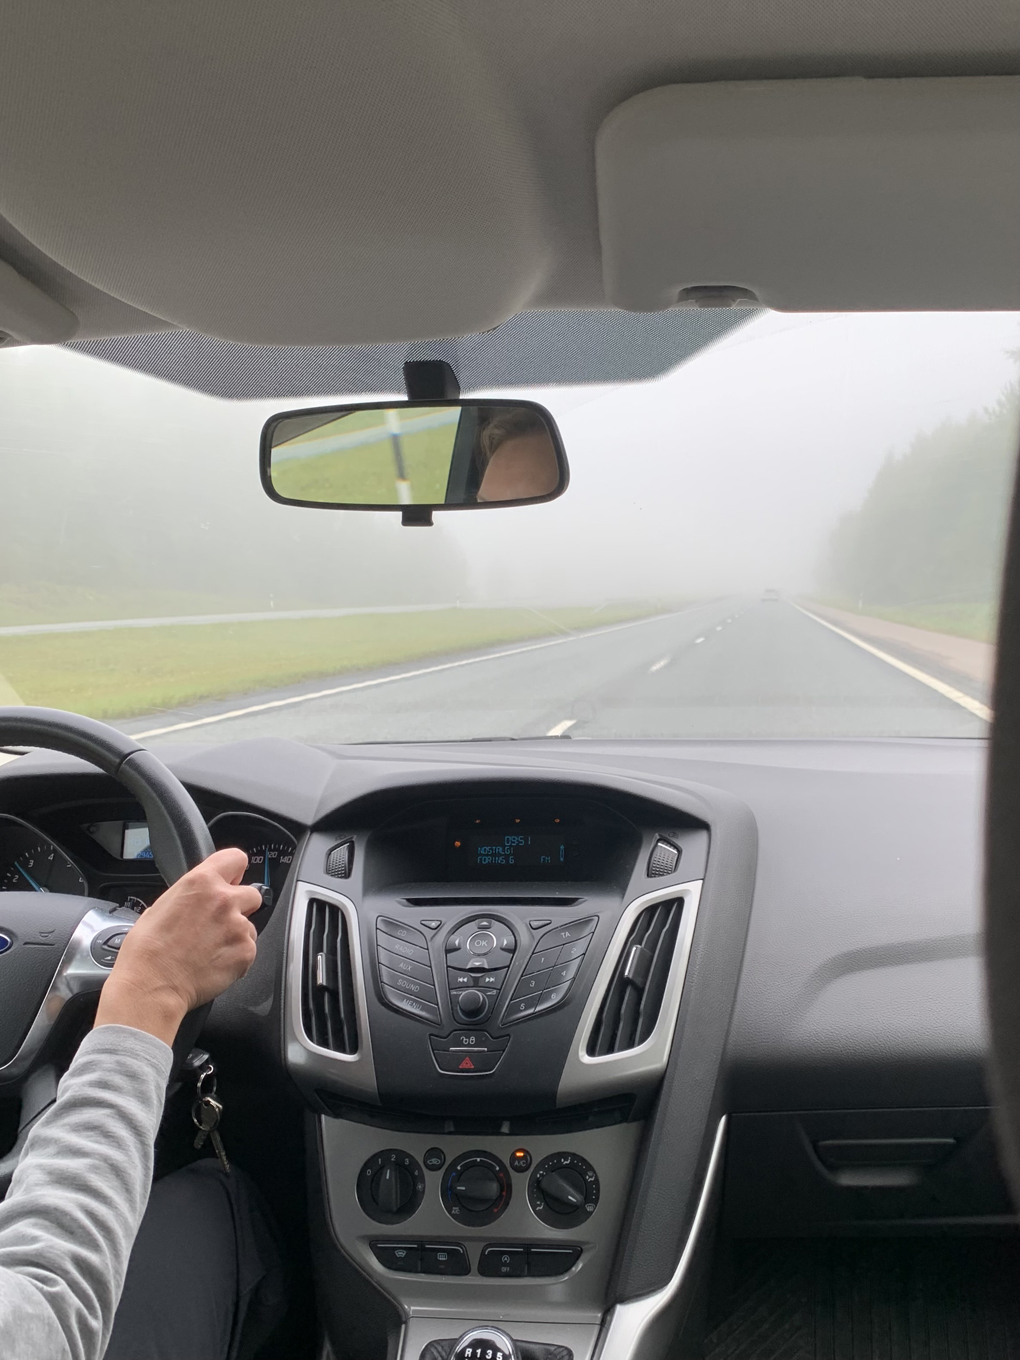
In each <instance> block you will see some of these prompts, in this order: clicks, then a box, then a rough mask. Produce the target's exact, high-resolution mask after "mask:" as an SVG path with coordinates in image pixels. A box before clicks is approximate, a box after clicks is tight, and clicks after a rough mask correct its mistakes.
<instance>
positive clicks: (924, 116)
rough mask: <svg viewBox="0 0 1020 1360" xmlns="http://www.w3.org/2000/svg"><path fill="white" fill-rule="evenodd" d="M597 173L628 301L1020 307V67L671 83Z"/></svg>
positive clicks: (617, 285)
mask: <svg viewBox="0 0 1020 1360" xmlns="http://www.w3.org/2000/svg"><path fill="white" fill-rule="evenodd" d="M596 173H597V181H598V204H599V229H600V233H601V238H602V259H603V272H604V277H605V285H606V296H607V300H608V301H609V302H610V303H611V304H613V305H615V306H617V307H625V308H628V309H630V310H633V311H644V312H654V311H661V310H662V309H664V308H666V307H672V306H675V305H676V304H677V303H678V302H680V303H682V302H684V301H686V300H692V301H694V300H699V301H700V302H701V303H702V305H705V303H708V304H710V305H711V304H712V303H713V302H714V303H715V304H716V305H726V304H727V303H729V302H732V301H734V300H736V301H740V300H742V293H743V294H744V295H745V298H746V300H747V301H750V302H753V301H755V300H758V301H760V302H761V303H763V304H764V305H765V306H767V307H771V308H775V309H776V310H779V311H794V312H812V311H826V312H828V311H833V312H835V311H890V310H905V311H907V310H909V311H930V310H938V311H951V310H975V311H977V310H986V309H991V310H1009V309H1012V308H1016V307H1020V78H1017V77H1013V76H990V77H952V78H940V79H918V80H865V79H832V80H773V81H762V82H754V83H750V82H720V83H717V84H703V85H670V86H664V87H662V88H661V89H656V90H650V91H648V92H647V93H645V94H640V95H637V96H636V97H635V98H633V99H630V100H628V101H627V102H626V103H625V104H621V105H620V106H619V107H618V108H617V109H615V110H614V111H613V112H612V113H611V114H610V115H609V117H608V118H607V119H606V120H605V122H604V123H603V124H602V127H601V128H600V130H599V133H598V138H597V143H596Z"/></svg>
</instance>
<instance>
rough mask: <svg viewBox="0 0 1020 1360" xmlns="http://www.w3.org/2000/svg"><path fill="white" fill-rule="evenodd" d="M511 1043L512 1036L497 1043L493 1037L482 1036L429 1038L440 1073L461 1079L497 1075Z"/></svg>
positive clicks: (458, 1035) (435, 1036)
mask: <svg viewBox="0 0 1020 1360" xmlns="http://www.w3.org/2000/svg"><path fill="white" fill-rule="evenodd" d="M509 1042H510V1036H509V1035H504V1036H503V1037H502V1038H500V1039H493V1038H492V1037H491V1035H488V1034H485V1033H478V1032H476V1033H473V1034H453V1035H450V1037H449V1038H442V1037H440V1036H439V1035H436V1034H431V1035H429V1043H430V1044H431V1046H432V1057H433V1059H434V1060H435V1064H436V1066H437V1067H438V1068H439V1070H440V1072H452V1073H453V1074H454V1075H455V1076H459V1077H473V1076H484V1075H485V1074H486V1073H488V1072H495V1070H496V1068H497V1067H498V1066H499V1060H500V1058H502V1056H503V1054H504V1053H505V1052H506V1046H507V1044H508V1043H509Z"/></svg>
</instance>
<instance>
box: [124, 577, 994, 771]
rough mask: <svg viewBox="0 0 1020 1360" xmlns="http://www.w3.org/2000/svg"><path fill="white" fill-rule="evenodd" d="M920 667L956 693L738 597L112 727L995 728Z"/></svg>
mask: <svg viewBox="0 0 1020 1360" xmlns="http://www.w3.org/2000/svg"><path fill="white" fill-rule="evenodd" d="M909 659H910V658H905V660H909ZM925 674H928V678H929V680H930V681H931V682H933V683H934V684H935V685H938V684H939V683H940V682H946V681H949V682H950V684H951V685H952V686H953V687H954V688H952V689H951V690H950V693H955V694H956V695H957V700H956V701H954V699H953V698H950V697H947V696H946V694H944V693H940V692H938V691H937V690H936V689H935V688H932V687H931V684H930V683H925V682H924V680H923V679H921V678H918V677H917V676H915V675H911V674H907V673H904V671H903V670H900V669H897V668H896V667H895V666H894V665H893V664H890V661H888V660H883V659H881V658H880V657H878V656H876V655H874V654H872V653H871V652H869V651H867V650H865V649H864V648H863V647H861V646H858V645H855V643H854V642H853V641H851V640H850V639H849V638H847V637H845V636H841V635H840V634H839V633H837V632H834V631H833V630H832V629H831V628H830V627H826V626H825V625H824V624H823V623H821V622H820V621H818V620H816V619H814V618H812V617H810V616H809V615H808V614H806V613H804V612H803V611H802V610H801V609H799V608H797V607H796V606H795V605H794V604H792V603H789V602H788V601H785V600H762V599H758V598H751V599H747V598H740V599H738V598H733V599H727V600H721V601H719V600H717V601H714V602H712V603H709V604H702V605H696V606H692V607H690V608H688V609H685V610H682V611H680V612H678V613H674V614H670V615H665V616H661V617H658V618H655V619H651V620H638V621H633V622H629V623H625V624H617V625H613V626H610V627H608V628H605V629H601V630H596V631H593V632H590V633H584V634H574V635H567V636H563V637H556V638H550V639H542V640H538V641H535V642H531V643H522V644H516V645H508V646H504V647H493V648H490V649H488V650H487V651H485V652H477V653H472V654H464V655H461V656H456V657H436V658H429V659H423V660H422V661H421V662H417V663H415V662H412V663H404V664H403V665H401V666H393V667H390V668H388V669H387V670H380V671H376V672H357V673H349V674H345V675H338V676H337V677H336V678H335V679H334V680H328V681H323V680H321V679H320V680H315V681H306V682H304V683H303V684H301V685H294V686H290V687H288V688H287V689H284V690H278V691H273V692H271V693H262V694H252V695H246V696H243V697H238V696H235V697H233V698H231V699H225V700H218V701H214V702H210V703H207V704H203V705H195V706H193V707H191V708H188V709H180V710H176V711H174V712H172V713H162V714H159V715H150V716H149V717H148V718H138V719H133V720H131V721H130V722H123V723H121V724H119V726H121V727H122V728H123V729H124V730H125V731H129V732H131V733H132V734H133V735H135V736H136V737H138V738H139V739H140V740H142V741H143V742H145V743H146V744H152V745H155V746H158V745H160V744H161V743H162V742H164V741H169V740H177V741H187V742H195V741H198V742H223V741H238V740H242V739H245V738H251V737H264V736H270V735H271V736H283V737H290V738H292V739H294V740H298V741H309V742H369V741H444V740H463V739H465V738H469V737H493V738H498V737H536V736H569V737H571V738H574V737H577V738H583V737H600V738H606V737H624V738H628V737H629V738H635V737H636V738H653V739H654V738H670V737H677V738H682V737H813V736H819V737H823V736H824V737H839V736H846V737H856V736H927V737H932V736H945V737H973V736H983V735H985V734H986V733H987V730H988V729H987V723H986V722H985V721H983V720H982V718H981V717H980V716H978V713H980V712H982V711H983V708H982V705H983V704H985V703H987V701H988V700H987V694H986V693H983V692H982V691H981V688H980V686H977V685H975V684H973V683H971V684H970V685H969V686H968V687H967V691H968V692H967V693H966V694H964V693H961V692H960V689H959V686H960V684H961V682H960V679H959V677H955V676H953V677H950V676H945V675H942V676H939V675H937V674H932V673H930V672H926V673H925ZM329 690H332V691H334V692H332V693H326V694H323V691H329ZM968 696H969V697H968ZM975 701H978V702H977V703H976V704H975ZM967 704H969V705H970V706H971V708H973V707H976V708H977V712H973V711H969V709H968V707H967V706H965V705H967ZM228 715H229V716H228Z"/></svg>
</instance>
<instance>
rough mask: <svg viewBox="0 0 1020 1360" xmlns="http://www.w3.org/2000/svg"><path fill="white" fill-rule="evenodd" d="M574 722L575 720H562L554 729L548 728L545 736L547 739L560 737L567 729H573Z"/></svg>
mask: <svg viewBox="0 0 1020 1360" xmlns="http://www.w3.org/2000/svg"><path fill="white" fill-rule="evenodd" d="M576 722H577V719H576V718H564V719H563V721H562V722H558V723H557V724H556V726H555V727H550V728H549V731H548V732H547V733H546V734H545V735H546V736H547V737H562V736H563V733H564V732H565V731H566V730H567V728H568V727H573V725H574V723H576Z"/></svg>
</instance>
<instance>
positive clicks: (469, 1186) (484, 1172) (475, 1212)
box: [441, 1152, 511, 1228]
mask: <svg viewBox="0 0 1020 1360" xmlns="http://www.w3.org/2000/svg"><path fill="white" fill-rule="evenodd" d="M510 1191H511V1186H510V1172H509V1171H507V1169H506V1167H505V1166H504V1165H503V1163H502V1162H501V1161H500V1159H499V1158H498V1157H497V1156H495V1155H494V1154H493V1153H491V1152H465V1153H462V1154H461V1156H459V1157H457V1158H456V1159H455V1160H454V1161H453V1162H451V1163H450V1165H449V1167H448V1168H447V1171H446V1175H445V1176H444V1177H443V1188H442V1192H441V1194H442V1200H443V1207H444V1208H445V1210H446V1212H447V1213H448V1214H449V1215H450V1217H451V1218H454V1219H456V1220H457V1222H458V1223H464V1224H466V1225H468V1226H469V1227H472V1228H485V1227H488V1225H489V1224H490V1223H495V1221H496V1219H497V1218H499V1216H500V1214H501V1213H502V1212H503V1210H504V1209H505V1208H506V1206H507V1205H508V1204H509V1203H510Z"/></svg>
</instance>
